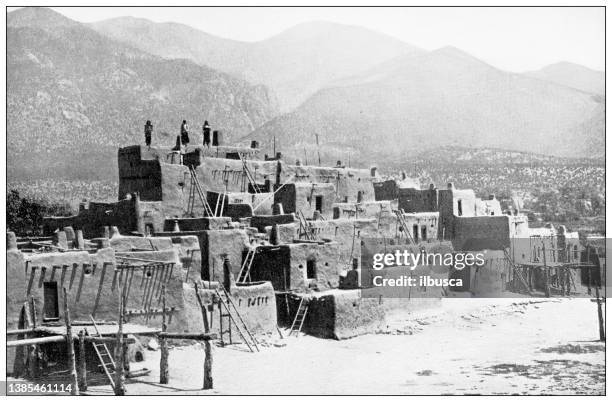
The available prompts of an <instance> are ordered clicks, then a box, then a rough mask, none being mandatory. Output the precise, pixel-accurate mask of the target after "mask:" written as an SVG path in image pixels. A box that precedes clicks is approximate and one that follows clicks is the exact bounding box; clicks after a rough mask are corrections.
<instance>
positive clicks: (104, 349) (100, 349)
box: [90, 316, 117, 390]
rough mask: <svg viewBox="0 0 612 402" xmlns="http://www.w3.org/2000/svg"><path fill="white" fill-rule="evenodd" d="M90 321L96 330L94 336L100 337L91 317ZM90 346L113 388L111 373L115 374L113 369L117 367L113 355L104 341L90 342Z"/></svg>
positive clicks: (113, 382)
mask: <svg viewBox="0 0 612 402" xmlns="http://www.w3.org/2000/svg"><path fill="white" fill-rule="evenodd" d="M90 317H91V316H90ZM91 322H92V323H93V326H94V329H95V330H96V337H100V338H101V337H102V335H101V334H100V331H98V326H97V325H96V322H95V320H94V318H93V317H91ZM92 346H93V348H94V350H95V351H96V355H97V356H98V360H100V364H99V365H98V367H102V370H104V374H106V378H108V381H110V385H111V387H112V389H113V390H114V389H115V381H114V380H113V374H115V370H116V369H117V367H116V366H115V360H114V359H113V356H112V355H111V353H110V351H109V350H108V346H107V345H106V342H100V343H97V342H92Z"/></svg>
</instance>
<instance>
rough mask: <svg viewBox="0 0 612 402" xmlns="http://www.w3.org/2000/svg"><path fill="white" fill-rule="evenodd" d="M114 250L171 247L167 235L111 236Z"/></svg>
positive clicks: (147, 249)
mask: <svg viewBox="0 0 612 402" xmlns="http://www.w3.org/2000/svg"><path fill="white" fill-rule="evenodd" d="M109 243H110V246H111V247H112V248H113V249H114V250H115V251H157V250H164V249H171V248H172V239H170V238H169V237H141V236H121V235H119V236H113V237H111V238H110V239H109Z"/></svg>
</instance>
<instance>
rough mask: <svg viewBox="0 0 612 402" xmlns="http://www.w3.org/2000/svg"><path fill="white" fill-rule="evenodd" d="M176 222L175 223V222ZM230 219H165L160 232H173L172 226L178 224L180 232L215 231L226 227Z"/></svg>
mask: <svg viewBox="0 0 612 402" xmlns="http://www.w3.org/2000/svg"><path fill="white" fill-rule="evenodd" d="M175 221H176V222H175ZM229 222H231V219H230V218H228V217H224V216H223V217H212V218H211V217H202V218H175V219H166V220H165V221H164V227H163V230H160V232H172V231H174V224H175V223H178V225H179V229H180V231H181V232H190V231H198V230H215V229H224V228H227V227H228V224H229Z"/></svg>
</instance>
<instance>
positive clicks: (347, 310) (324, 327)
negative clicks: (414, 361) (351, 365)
mask: <svg viewBox="0 0 612 402" xmlns="http://www.w3.org/2000/svg"><path fill="white" fill-rule="evenodd" d="M360 293H361V292H360V291H359V290H357V289H355V290H331V291H327V292H320V293H314V294H311V295H309V296H308V298H309V299H310V304H309V307H308V313H307V315H306V320H305V321H304V327H303V328H302V330H303V331H304V332H306V333H308V334H311V335H314V336H318V337H321V338H332V339H337V340H340V339H347V338H351V337H354V336H358V335H363V334H367V333H373V332H376V331H377V330H378V329H380V328H382V327H383V326H384V322H385V321H384V320H385V311H384V309H383V307H382V305H380V304H379V301H378V300H377V299H365V298H362V297H361V295H360ZM292 304H293V305H292V306H291V309H290V311H292V314H293V315H295V312H294V311H296V310H297V303H296V302H294V303H292Z"/></svg>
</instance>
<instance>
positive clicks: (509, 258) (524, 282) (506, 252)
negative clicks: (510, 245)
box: [503, 248, 532, 296]
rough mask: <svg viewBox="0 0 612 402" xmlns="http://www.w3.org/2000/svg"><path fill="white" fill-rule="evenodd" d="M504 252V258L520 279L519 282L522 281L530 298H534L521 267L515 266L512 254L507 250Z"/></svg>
mask: <svg viewBox="0 0 612 402" xmlns="http://www.w3.org/2000/svg"><path fill="white" fill-rule="evenodd" d="M503 250H504V256H505V257H506V260H507V261H508V263H509V264H510V266H511V267H512V270H513V271H514V274H515V275H517V276H518V277H519V280H520V281H521V284H522V285H523V287H524V288H525V290H526V291H527V294H529V296H532V294H531V289H529V285H528V284H527V280H525V277H524V276H523V273H522V272H521V270H520V269H519V267H517V266H516V264H514V261H512V258H511V257H510V254H508V251H506V249H505V248H504V249H503Z"/></svg>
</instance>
